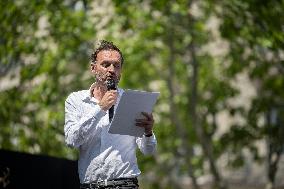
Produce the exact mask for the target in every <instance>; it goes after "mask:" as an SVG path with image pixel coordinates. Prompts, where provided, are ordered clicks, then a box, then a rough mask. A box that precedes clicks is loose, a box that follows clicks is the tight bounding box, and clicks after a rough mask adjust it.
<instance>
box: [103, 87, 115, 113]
mask: <svg viewBox="0 0 284 189" xmlns="http://www.w3.org/2000/svg"><path fill="white" fill-rule="evenodd" d="M116 100H117V91H116V90H110V91H107V92H106V93H105V95H104V96H103V98H102V99H101V101H100V102H99V106H100V107H101V109H103V110H104V111H107V110H108V109H110V108H111V107H112V106H113V105H114V104H115V103H116Z"/></svg>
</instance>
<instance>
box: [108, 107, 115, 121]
mask: <svg viewBox="0 0 284 189" xmlns="http://www.w3.org/2000/svg"><path fill="white" fill-rule="evenodd" d="M113 113H114V105H113V106H112V107H111V108H110V109H109V111H108V118H109V122H111V120H112V118H113Z"/></svg>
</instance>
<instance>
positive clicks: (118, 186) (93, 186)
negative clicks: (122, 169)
mask: <svg viewBox="0 0 284 189" xmlns="http://www.w3.org/2000/svg"><path fill="white" fill-rule="evenodd" d="M80 189H139V185H138V179H137V178H136V177H135V178H118V179H111V180H105V181H99V182H92V183H84V184H80Z"/></svg>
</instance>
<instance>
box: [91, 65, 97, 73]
mask: <svg viewBox="0 0 284 189" xmlns="http://www.w3.org/2000/svg"><path fill="white" fill-rule="evenodd" d="M90 68H91V72H92V73H96V70H97V64H95V63H91V66H90Z"/></svg>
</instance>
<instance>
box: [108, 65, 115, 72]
mask: <svg viewBox="0 0 284 189" xmlns="http://www.w3.org/2000/svg"><path fill="white" fill-rule="evenodd" d="M108 71H109V72H114V66H113V64H111V65H110V66H109V67H108Z"/></svg>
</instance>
